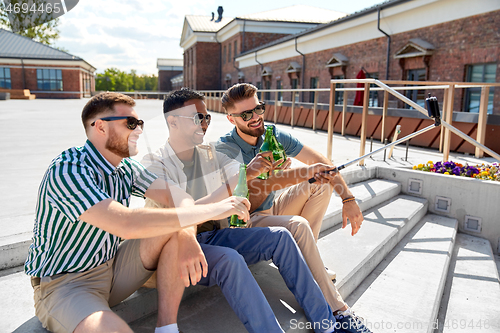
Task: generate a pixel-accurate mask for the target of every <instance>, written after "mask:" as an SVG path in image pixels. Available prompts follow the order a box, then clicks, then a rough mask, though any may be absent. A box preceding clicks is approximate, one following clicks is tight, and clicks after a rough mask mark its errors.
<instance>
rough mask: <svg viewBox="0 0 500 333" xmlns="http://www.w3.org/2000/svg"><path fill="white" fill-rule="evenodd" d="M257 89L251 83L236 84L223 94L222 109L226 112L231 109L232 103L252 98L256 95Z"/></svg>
mask: <svg viewBox="0 0 500 333" xmlns="http://www.w3.org/2000/svg"><path fill="white" fill-rule="evenodd" d="M257 90H258V89H257V87H256V86H254V85H253V84H251V83H237V84H235V85H234V86H232V87H231V88H229V89H228V90H226V91H225V92H224V94H223V95H222V98H221V99H220V100H221V102H222V107H223V108H224V109H225V110H226V112H227V109H228V108H232V107H233V106H234V103H236V102H239V101H242V100H245V99H248V98H251V97H253V96H254V95H255V94H256V93H257Z"/></svg>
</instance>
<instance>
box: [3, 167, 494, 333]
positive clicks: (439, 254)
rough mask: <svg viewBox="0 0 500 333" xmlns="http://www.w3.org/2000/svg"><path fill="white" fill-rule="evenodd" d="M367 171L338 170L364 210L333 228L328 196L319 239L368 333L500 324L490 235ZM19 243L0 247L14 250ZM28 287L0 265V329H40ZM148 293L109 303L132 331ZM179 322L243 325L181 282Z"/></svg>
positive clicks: (286, 324) (214, 292)
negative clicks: (464, 228) (359, 221)
mask: <svg viewBox="0 0 500 333" xmlns="http://www.w3.org/2000/svg"><path fill="white" fill-rule="evenodd" d="M375 175H376V173H375V172H374V171H373V170H367V171H366V170H365V171H364V172H362V173H361V172H359V171H356V172H346V173H345V176H344V178H345V179H346V181H347V182H348V183H350V188H351V191H352V192H353V194H354V195H355V196H356V198H357V200H358V203H359V205H360V207H361V209H362V210H363V215H364V218H365V221H364V222H363V226H362V228H361V230H360V231H359V232H358V234H357V235H356V236H354V237H352V236H351V234H350V233H351V230H350V227H347V228H345V229H341V222H342V217H341V209H342V207H341V206H342V204H341V201H340V199H339V198H337V197H333V198H332V200H331V203H330V206H329V207H328V211H327V213H326V215H325V219H324V222H323V229H322V232H321V234H320V239H319V241H318V247H319V250H320V253H321V256H322V258H323V260H324V262H325V265H326V266H327V267H330V268H332V269H334V270H335V271H336V272H337V282H336V286H337V288H338V289H339V291H340V293H341V294H342V296H343V297H344V299H346V301H347V303H348V304H349V305H351V306H352V308H353V309H354V310H355V311H356V313H357V314H359V315H361V316H362V317H364V318H365V320H366V323H367V326H368V327H369V328H370V329H372V331H373V332H398V333H399V332H404V333H406V332H408V333H410V332H412V333H420V332H422V333H423V332H429V333H430V332H433V333H441V332H470V331H471V330H470V327H469V330H468V329H467V326H466V329H464V330H460V325H461V323H463V321H462V322H461V320H463V319H464V318H465V319H467V325H468V324H469V322H471V321H473V324H474V325H480V324H482V326H483V330H485V328H486V327H488V330H485V331H486V332H500V325H499V324H498V321H499V318H500V305H499V304H500V303H499V300H500V284H499V278H498V271H497V266H496V264H495V261H494V256H493V253H492V250H491V246H490V243H489V242H488V241H486V240H484V239H481V238H477V237H473V236H468V235H463V234H457V224H458V222H457V220H455V219H451V218H447V217H444V216H439V215H434V214H429V212H428V208H429V207H428V206H429V203H428V202H427V200H426V199H424V198H421V197H415V196H409V195H404V194H401V184H400V183H399V182H396V181H393V180H385V179H376V178H375ZM23 241H25V240H23V239H22V237H21V238H20V240H19V241H18V242H17V243H11V244H3V248H0V249H5V250H6V251H7V250H8V251H11V252H10V254H13V253H14V252H12V251H14V250H13V249H17V250H16V251H19V249H23V248H24V247H25V245H23V244H21V242H23ZM1 245H2V244H0V246H1ZM9 249H10V250H9ZM24 251H25V250H24ZM0 253H1V252H0ZM0 258H1V259H2V260H3V261H5V260H6V256H3V257H0ZM16 262H17V261H16ZM2 264H3V262H0V265H2ZM9 266H12V264H10V265H9ZM0 267H2V266H0ZM3 267H6V265H4V266H3ZM250 269H251V271H252V273H253V274H254V276H255V278H256V280H257V282H258V283H259V285H260V286H261V288H262V290H263V292H264V294H265V295H266V297H267V299H268V301H269V303H270V305H271V307H272V308H273V310H274V312H275V314H276V316H277V318H278V320H279V321H280V324H281V325H282V327H283V329H284V330H285V331H286V332H311V331H310V330H307V329H306V328H304V327H305V323H306V318H305V316H304V313H303V311H302V310H301V309H300V307H299V306H298V304H297V302H296V301H295V299H294V297H293V295H292V294H291V293H290V291H288V289H287V288H286V286H285V284H284V282H283V280H282V278H281V276H280V275H279V273H278V271H277V269H276V268H275V267H274V266H273V265H272V264H270V263H269V262H261V263H259V264H257V265H253V266H251V267H250ZM443 294H444V296H443ZM32 295H33V294H32V290H31V286H30V283H29V278H28V277H27V276H26V275H25V274H24V273H23V271H22V267H19V266H17V267H14V268H9V269H4V270H3V271H0V298H1V299H2V302H3V304H8V306H4V307H3V308H4V311H2V312H0V332H12V331H14V332H46V331H45V330H44V329H43V328H42V327H41V324H40V323H39V321H38V319H37V318H36V317H34V309H33V296H32ZM156 296H157V294H156V290H155V289H145V288H141V289H140V290H138V291H137V292H136V293H134V294H133V295H132V296H131V297H129V298H128V299H127V300H125V301H124V302H122V303H121V304H119V305H117V306H115V307H114V308H113V311H115V312H116V313H118V314H119V315H120V316H121V317H122V318H124V319H125V320H126V321H127V322H128V323H130V325H131V327H132V328H133V330H134V331H135V332H153V331H154V326H155V324H156V312H155V311H156V305H157V303H156ZM446 323H448V325H446ZM454 323H456V325H454ZM179 326H180V328H181V330H183V331H184V332H204V333H205V332H214V333H215V332H219V333H220V332H236V333H238V332H246V330H245V328H244V326H243V325H242V324H241V322H240V321H239V320H238V318H237V317H236V315H235V314H234V312H233V311H232V310H231V308H230V307H229V305H228V304H227V302H226V300H225V298H224V296H223V295H222V293H221V292H220V290H219V288H218V287H216V286H215V287H211V288H205V287H200V286H195V287H190V288H188V289H187V290H186V292H185V295H184V299H183V302H182V304H181V307H180V311H179ZM475 328H476V329H477V328H479V327H478V326H476V327H475Z"/></svg>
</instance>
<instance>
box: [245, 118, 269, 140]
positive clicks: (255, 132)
mask: <svg viewBox="0 0 500 333" xmlns="http://www.w3.org/2000/svg"><path fill="white" fill-rule="evenodd" d="M246 125H247V126H245V127H238V129H239V130H240V131H241V132H242V133H244V134H246V135H250V136H253V137H255V138H258V137H259V136H261V135H263V134H264V133H265V132H266V130H265V128H264V119H261V124H260V126H259V127H257V128H250V127H249V126H248V123H247V124H246Z"/></svg>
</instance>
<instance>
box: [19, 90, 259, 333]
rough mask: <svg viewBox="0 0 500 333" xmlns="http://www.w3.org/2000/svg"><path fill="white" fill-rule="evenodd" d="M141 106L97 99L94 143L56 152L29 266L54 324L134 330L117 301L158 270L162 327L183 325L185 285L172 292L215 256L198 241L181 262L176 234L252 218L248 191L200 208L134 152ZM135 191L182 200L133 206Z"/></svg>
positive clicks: (114, 96) (45, 315)
mask: <svg viewBox="0 0 500 333" xmlns="http://www.w3.org/2000/svg"><path fill="white" fill-rule="evenodd" d="M134 106H135V102H134V100H133V99H132V98H130V97H127V96H125V95H122V94H118V93H102V94H99V95H97V96H94V97H93V98H92V99H90V101H89V102H88V103H87V104H86V105H85V107H84V109H83V111H82V122H83V125H84V127H85V132H86V135H87V138H88V140H87V142H86V143H85V145H84V146H83V147H74V148H70V149H68V150H66V151H64V152H62V153H61V154H60V155H59V156H57V157H56V158H55V159H54V160H53V161H52V162H51V164H50V166H49V168H48V170H47V172H46V173H45V176H44V178H43V180H42V183H41V184H40V188H39V193H38V202H37V207H36V218H35V225H34V235H33V243H32V244H31V246H30V248H29V254H28V258H27V259H26V263H25V271H26V273H27V274H29V275H31V276H32V285H33V288H34V299H35V311H36V315H37V317H38V318H39V319H40V321H41V322H42V324H43V326H44V327H46V328H47V329H49V330H51V331H54V332H73V331H74V332H87V331H92V332H110V331H113V332H116V331H118V332H132V331H131V329H130V328H129V327H128V325H127V324H126V323H125V321H123V320H122V319H121V318H120V317H118V316H117V315H116V314H115V313H114V312H112V311H110V307H111V306H113V305H116V304H118V303H119V302H120V301H122V300H123V299H125V298H126V297H128V296H129V295H130V294H132V293H133V292H134V291H135V290H136V289H138V288H139V287H140V286H141V285H142V284H143V283H144V282H145V281H146V280H147V279H148V278H149V277H150V276H151V274H152V273H153V272H154V271H155V270H156V271H157V278H158V281H159V283H158V321H157V329H156V331H157V332H178V329H177V324H176V322H177V311H178V306H179V303H180V297H182V293H180V296H179V297H171V295H170V294H167V290H168V291H171V290H183V288H184V285H185V284H186V283H188V282H189V281H190V280H191V282H193V284H195V283H196V282H198V281H199V280H200V279H201V277H202V275H203V276H206V274H207V263H206V260H205V257H204V256H203V252H202V251H201V249H200V247H199V246H194V247H192V248H191V249H189V250H190V251H188V253H187V254H184V256H183V257H184V258H185V259H184V261H183V262H179V261H178V256H177V251H178V241H177V232H178V231H180V230H182V229H183V228H185V227H189V226H194V225H197V224H200V223H202V222H204V221H206V220H209V219H220V218H224V217H227V216H230V215H232V214H238V215H239V216H240V217H241V218H243V219H245V220H246V219H248V208H249V202H248V201H247V200H246V199H241V198H235V197H230V198H228V199H225V200H223V201H219V202H217V203H215V204H211V205H196V206H193V205H194V201H193V200H192V198H191V197H190V196H188V195H187V194H186V193H185V192H184V191H182V190H180V189H179V188H177V187H175V186H168V185H167V184H166V183H165V181H164V180H160V179H157V177H156V175H154V174H152V173H150V172H149V171H147V170H146V169H145V168H144V167H143V166H142V165H141V164H140V163H138V162H136V161H134V160H132V159H130V158H129V157H130V156H134V155H136V154H137V152H138V150H137V139H138V138H139V135H140V134H141V133H142V127H143V125H144V123H143V121H142V120H139V119H138V116H137V114H136V112H135V111H134V109H133V107H134ZM131 195H135V196H139V197H148V198H151V199H153V200H155V201H158V202H161V203H163V204H164V205H165V206H167V207H173V206H174V204H173V198H174V197H175V201H176V202H179V203H180V206H181V207H180V208H176V209H146V208H144V209H130V208H128V205H129V203H130V196H131ZM123 239H126V240H125V241H123V242H121V241H122V240H123ZM178 271H180V272H182V273H183V276H182V277H181V276H179V274H178V273H176V272H178ZM174 272H175V273H174ZM164 286H165V287H164ZM167 286H168V289H166V288H167Z"/></svg>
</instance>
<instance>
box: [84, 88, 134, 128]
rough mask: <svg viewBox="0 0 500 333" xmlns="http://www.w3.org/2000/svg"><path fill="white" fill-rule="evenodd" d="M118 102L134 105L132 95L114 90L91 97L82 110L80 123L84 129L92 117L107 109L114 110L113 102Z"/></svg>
mask: <svg viewBox="0 0 500 333" xmlns="http://www.w3.org/2000/svg"><path fill="white" fill-rule="evenodd" d="M119 103H121V104H126V105H129V106H132V107H133V106H135V101H134V99H133V98H132V97H130V96H127V95H124V94H120V93H116V92H110V91H108V92H103V93H100V94H98V95H95V96H94V97H92V98H91V99H90V100H89V101H88V102H87V104H85V106H84V107H83V110H82V123H83V127H85V130H87V128H88V127H89V126H90V120H92V119H94V118H95V117H96V116H97V115H98V114H101V113H105V112H108V111H111V112H114V111H115V108H114V107H115V104H119Z"/></svg>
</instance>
